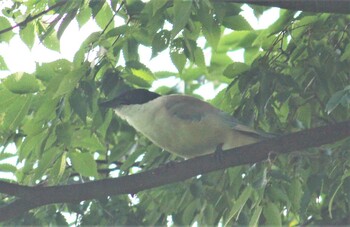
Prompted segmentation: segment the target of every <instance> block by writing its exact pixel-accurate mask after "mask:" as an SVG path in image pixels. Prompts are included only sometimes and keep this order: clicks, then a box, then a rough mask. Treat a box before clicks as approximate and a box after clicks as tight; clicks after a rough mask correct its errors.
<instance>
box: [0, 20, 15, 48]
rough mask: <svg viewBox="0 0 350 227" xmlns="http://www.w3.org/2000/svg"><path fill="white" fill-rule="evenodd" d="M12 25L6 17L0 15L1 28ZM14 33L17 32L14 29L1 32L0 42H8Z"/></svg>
mask: <svg viewBox="0 0 350 227" xmlns="http://www.w3.org/2000/svg"><path fill="white" fill-rule="evenodd" d="M11 27H12V26H11V24H10V22H9V21H8V20H7V19H6V18H5V17H1V16H0V30H3V29H7V28H11ZM14 35H15V33H14V32H13V31H12V30H10V31H7V32H4V33H2V34H0V42H1V41H5V42H7V43H8V42H9V41H10V40H11V38H12V37H13V36H14Z"/></svg>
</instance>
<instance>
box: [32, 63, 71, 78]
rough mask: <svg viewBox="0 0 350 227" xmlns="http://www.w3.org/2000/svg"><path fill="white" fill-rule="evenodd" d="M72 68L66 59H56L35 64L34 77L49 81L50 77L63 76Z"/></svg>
mask: <svg viewBox="0 0 350 227" xmlns="http://www.w3.org/2000/svg"><path fill="white" fill-rule="evenodd" d="M72 70H73V64H72V63H71V62H70V61H68V60H66V59H58V60H56V61H53V62H49V63H43V64H41V65H37V69H36V72H35V76H36V78H38V79H39V80H41V81H43V82H49V81H50V80H51V78H52V77H55V76H64V75H66V74H68V73H69V72H71V71H72Z"/></svg>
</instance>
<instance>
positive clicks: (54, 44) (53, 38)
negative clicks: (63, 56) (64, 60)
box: [42, 32, 61, 52]
mask: <svg viewBox="0 0 350 227" xmlns="http://www.w3.org/2000/svg"><path fill="white" fill-rule="evenodd" d="M42 43H43V44H44V46H45V47H46V48H48V49H50V50H54V51H57V52H59V51H60V48H61V47H60V41H59V40H58V38H57V34H56V32H51V33H49V34H48V35H47V36H45V38H44V40H42Z"/></svg>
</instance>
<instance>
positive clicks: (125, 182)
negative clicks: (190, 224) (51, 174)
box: [0, 121, 350, 221]
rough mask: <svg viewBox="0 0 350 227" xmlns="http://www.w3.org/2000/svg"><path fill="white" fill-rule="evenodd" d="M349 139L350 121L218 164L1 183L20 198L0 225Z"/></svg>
mask: <svg viewBox="0 0 350 227" xmlns="http://www.w3.org/2000/svg"><path fill="white" fill-rule="evenodd" d="M349 136H350V121H346V122H342V123H337V124H334V125H329V126H323V127H318V128H314V129H309V130H304V131H300V132H296V133H292V134H289V135H285V136H281V137H278V138H273V139H269V140H265V141H262V142H259V143H256V144H251V145H247V146H244V147H240V148H236V149H231V150H230V151H227V152H224V153H223V159H222V161H218V160H217V158H216V157H215V155H214V154H210V155H205V156H201V157H197V158H193V159H189V160H186V161H183V162H179V163H175V164H174V165H173V166H172V167H168V166H163V167H159V168H156V169H153V170H149V171H145V172H142V173H138V174H134V175H130V176H124V177H119V178H115V179H104V180H98V181H94V182H88V183H82V184H73V185H62V186H51V187H28V186H20V185H17V184H11V183H6V182H0V192H1V193H5V194H8V195H12V196H17V197H21V199H19V200H17V201H15V202H13V203H11V204H9V205H7V206H4V207H2V208H0V221H2V220H6V219H9V218H12V217H15V216H17V215H19V214H21V213H22V212H24V211H27V210H30V209H33V208H35V207H39V206H43V205H46V204H52V203H67V202H68V203H69V202H79V201H83V200H90V199H97V198H103V197H106V196H109V195H120V194H135V193H137V192H139V191H142V190H146V189H150V188H155V187H159V186H162V185H165V184H169V183H174V182H179V181H183V180H186V179H188V178H191V177H194V176H197V175H198V174H204V173H208V172H211V171H215V170H220V169H225V168H228V167H232V166H238V165H243V164H251V163H256V162H260V161H262V160H265V159H266V158H267V157H268V154H269V153H270V152H271V151H273V152H277V153H288V152H291V151H295V150H302V149H306V148H310V147H318V146H321V145H323V144H328V143H333V142H336V141H338V140H341V139H344V138H346V137H349Z"/></svg>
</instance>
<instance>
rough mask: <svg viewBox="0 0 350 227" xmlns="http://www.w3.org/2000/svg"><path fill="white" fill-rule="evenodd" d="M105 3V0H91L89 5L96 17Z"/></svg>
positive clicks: (93, 15)
mask: <svg viewBox="0 0 350 227" xmlns="http://www.w3.org/2000/svg"><path fill="white" fill-rule="evenodd" d="M104 4H105V0H92V1H89V7H90V8H91V11H92V17H93V18H94V17H96V15H97V14H98V13H99V12H100V10H101V9H102V6H103V5H104Z"/></svg>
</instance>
